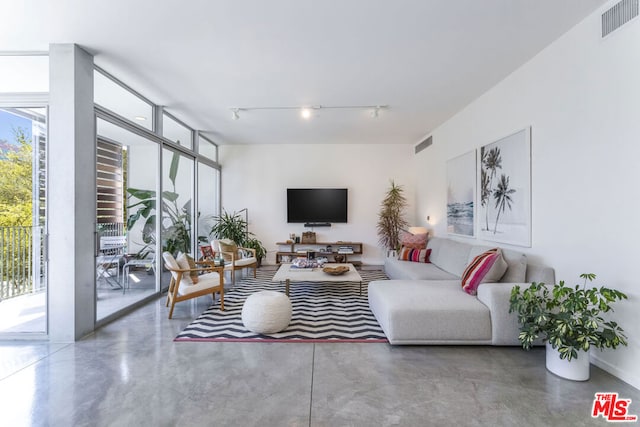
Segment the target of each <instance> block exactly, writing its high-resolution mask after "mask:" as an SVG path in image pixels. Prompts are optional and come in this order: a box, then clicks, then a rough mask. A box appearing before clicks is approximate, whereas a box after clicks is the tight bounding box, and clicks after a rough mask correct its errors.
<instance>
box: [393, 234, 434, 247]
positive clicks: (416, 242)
mask: <svg viewBox="0 0 640 427" xmlns="http://www.w3.org/2000/svg"><path fill="white" fill-rule="evenodd" d="M428 236H429V235H428V234H411V233H406V232H404V233H402V236H401V238H400V244H401V245H402V246H403V247H405V248H412V249H424V248H426V247H427V238H428Z"/></svg>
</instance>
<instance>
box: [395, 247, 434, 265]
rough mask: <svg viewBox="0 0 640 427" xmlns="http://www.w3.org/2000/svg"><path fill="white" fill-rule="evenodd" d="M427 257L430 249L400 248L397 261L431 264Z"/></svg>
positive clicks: (429, 254)
mask: <svg viewBox="0 0 640 427" xmlns="http://www.w3.org/2000/svg"><path fill="white" fill-rule="evenodd" d="M429 256H431V249H414V248H402V249H400V256H399V257H398V259H399V260H401V261H411V262H424V263H431V261H430V260H429Z"/></svg>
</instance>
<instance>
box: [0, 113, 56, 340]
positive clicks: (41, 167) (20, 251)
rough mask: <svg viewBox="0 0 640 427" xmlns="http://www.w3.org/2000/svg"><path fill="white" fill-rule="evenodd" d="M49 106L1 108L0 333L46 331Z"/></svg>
mask: <svg viewBox="0 0 640 427" xmlns="http://www.w3.org/2000/svg"><path fill="white" fill-rule="evenodd" d="M46 118H47V110H46V108H44V107H37V108H24V107H21V108H11V107H2V108H0V333H1V334H13V333H23V332H31V333H42V334H44V333H46V332H47V293H46V289H47V277H46V266H45V253H44V249H45V227H46V153H47V146H46V142H47V132H46V131H47V127H46V126H47V125H46Z"/></svg>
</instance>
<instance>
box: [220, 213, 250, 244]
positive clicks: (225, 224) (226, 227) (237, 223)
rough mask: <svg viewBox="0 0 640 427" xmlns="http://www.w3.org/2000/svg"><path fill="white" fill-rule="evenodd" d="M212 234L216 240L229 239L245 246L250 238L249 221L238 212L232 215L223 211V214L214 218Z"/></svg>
mask: <svg viewBox="0 0 640 427" xmlns="http://www.w3.org/2000/svg"><path fill="white" fill-rule="evenodd" d="M213 220H214V222H215V223H214V224H213V226H212V227H211V234H212V235H213V237H214V238H216V239H229V240H233V241H234V242H236V244H237V245H238V246H243V244H244V241H245V240H247V238H248V236H249V234H250V233H249V231H248V225H249V224H247V221H246V220H245V219H244V218H243V217H242V216H241V215H240V214H239V213H237V212H234V213H232V214H230V213H229V212H227V211H226V210H224V209H223V210H222V214H220V215H217V216H214V217H213Z"/></svg>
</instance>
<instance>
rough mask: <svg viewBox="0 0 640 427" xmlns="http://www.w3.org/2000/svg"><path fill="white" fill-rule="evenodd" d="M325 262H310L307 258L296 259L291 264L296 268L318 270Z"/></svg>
mask: <svg viewBox="0 0 640 427" xmlns="http://www.w3.org/2000/svg"><path fill="white" fill-rule="evenodd" d="M323 264H324V262H322V263H321V262H319V261H316V260H308V259H306V258H300V257H298V258H296V259H294V260H293V261H292V262H291V266H292V267H294V268H317V267H322V265H323Z"/></svg>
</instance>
